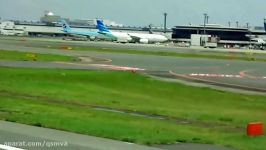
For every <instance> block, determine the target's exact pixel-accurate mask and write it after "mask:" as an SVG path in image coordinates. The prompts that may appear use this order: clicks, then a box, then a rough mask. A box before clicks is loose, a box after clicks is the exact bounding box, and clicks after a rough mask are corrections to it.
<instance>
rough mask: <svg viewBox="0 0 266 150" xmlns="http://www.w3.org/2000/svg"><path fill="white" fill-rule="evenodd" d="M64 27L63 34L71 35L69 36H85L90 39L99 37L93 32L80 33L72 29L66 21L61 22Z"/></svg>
mask: <svg viewBox="0 0 266 150" xmlns="http://www.w3.org/2000/svg"><path fill="white" fill-rule="evenodd" d="M61 23H62V27H63V30H62V31H63V32H65V33H67V34H69V35H74V36H85V37H87V38H88V39H91V40H93V39H95V38H97V37H98V36H99V33H98V32H93V31H80V30H78V29H72V28H71V27H70V26H69V25H68V24H67V22H66V21H65V20H61Z"/></svg>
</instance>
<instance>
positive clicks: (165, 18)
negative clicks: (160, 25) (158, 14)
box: [163, 13, 167, 33]
mask: <svg viewBox="0 0 266 150" xmlns="http://www.w3.org/2000/svg"><path fill="white" fill-rule="evenodd" d="M163 15H164V33H166V22H167V13H164V14H163Z"/></svg>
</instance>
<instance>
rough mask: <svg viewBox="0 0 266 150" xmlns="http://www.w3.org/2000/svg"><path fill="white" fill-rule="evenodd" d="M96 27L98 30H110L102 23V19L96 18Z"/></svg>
mask: <svg viewBox="0 0 266 150" xmlns="http://www.w3.org/2000/svg"><path fill="white" fill-rule="evenodd" d="M97 29H98V30H99V31H100V32H110V31H109V29H108V28H107V27H106V26H105V25H104V24H103V21H102V20H97Z"/></svg>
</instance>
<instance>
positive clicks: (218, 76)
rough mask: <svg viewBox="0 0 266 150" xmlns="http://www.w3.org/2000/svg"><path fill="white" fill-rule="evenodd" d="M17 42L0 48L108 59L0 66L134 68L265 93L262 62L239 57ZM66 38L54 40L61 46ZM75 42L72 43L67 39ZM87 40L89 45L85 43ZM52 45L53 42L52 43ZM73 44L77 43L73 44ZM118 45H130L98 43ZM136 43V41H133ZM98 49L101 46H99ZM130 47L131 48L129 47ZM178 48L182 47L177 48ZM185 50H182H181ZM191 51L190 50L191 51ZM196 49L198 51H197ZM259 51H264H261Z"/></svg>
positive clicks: (264, 74) (265, 76) (5, 63)
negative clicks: (122, 51)
mask: <svg viewBox="0 0 266 150" xmlns="http://www.w3.org/2000/svg"><path fill="white" fill-rule="evenodd" d="M17 42H18V41H16V42H14V43H15V44H12V43H13V41H0V48H1V49H5V50H18V51H24V52H36V53H45V54H47V53H49V54H59V55H68V56H76V57H79V56H83V57H84V56H85V57H96V58H103V59H106V60H110V61H104V62H87V63H84V62H83V63H63V62H54V63H40V62H6V61H1V62H0V65H1V66H9V67H34V68H38V67H42V68H63V69H107V70H127V71H128V70H137V71H142V72H144V73H147V74H150V75H153V76H159V77H163V78H171V79H179V80H185V81H188V82H197V83H203V84H208V85H215V86H222V87H226V88H237V89H242V90H248V91H256V92H264V93H265V92H266V69H265V64H266V63H265V62H254V61H239V60H215V59H198V58H197V59H196V58H178V57H169V56H152V55H135V54H118V53H102V52H90V51H74V50H58V49H46V48H34V47H30V46H31V45H36V44H44V45H45V44H46V45H49V44H50V43H49V41H48V42H44V41H41V43H40V42H39V41H38V40H35V41H34V40H33V41H30V42H29V41H27V44H26V46H25V43H24V41H20V42H21V43H23V44H18V43H17ZM65 42H66V41H61V42H58V43H57V45H58V46H59V45H62V43H65ZM70 43H75V42H70ZM87 43H89V44H87ZM87 43H85V44H87V45H90V46H92V47H97V46H99V45H101V43H100V42H87ZM53 44H55V43H53ZM75 44H77V43H75ZM106 45H107V47H110V46H112V45H115V47H117V46H120V48H125V46H127V47H131V46H130V45H124V44H112V43H106V42H104V43H103V44H102V45H101V46H106ZM135 45H136V44H135ZM136 46H137V47H140V48H139V50H140V49H145V48H147V47H149V49H150V48H151V47H152V48H153V47H154V46H149V45H144V46H143V45H136ZM101 48H102V47H101ZM133 48H134V47H133ZM159 49H160V51H165V50H166V51H168V50H169V51H174V50H175V51H180V49H174V48H171V49H169V48H168V49H164V48H162V47H161V46H159V47H158V48H157V50H159ZM181 51H182V49H181ZM183 51H186V52H187V53H190V51H187V50H186V49H185V50H183ZM191 51H194V50H191ZM199 51H200V50H199ZM261 53H264V52H263V51H262V52H261ZM262 57H264V56H263V55H262Z"/></svg>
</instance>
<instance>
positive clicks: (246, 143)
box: [0, 68, 266, 150]
mask: <svg viewBox="0 0 266 150" xmlns="http://www.w3.org/2000/svg"><path fill="white" fill-rule="evenodd" d="M0 97H1V98H0V99H1V100H0V119H2V120H8V121H14V122H20V123H25V124H30V125H35V126H43V127H48V128H55V129H60V130H66V131H72V132H77V133H82V134H88V135H94V136H99V137H107V138H112V139H117V140H122V141H128V142H134V143H141V144H173V143H176V142H183V143H186V142H192V143H211V144H216V145H224V146H228V147H234V148H237V149H241V150H263V149H264V148H265V144H266V137H264V136H263V137H258V138H249V137H247V136H246V134H245V127H246V125H247V123H248V122H251V121H262V122H264V123H266V117H265V116H266V101H265V100H266V97H265V96H250V95H242V94H233V93H228V92H221V91H217V90H212V89H208V88H196V87H190V86H185V85H181V84H178V83H168V82H163V81H157V80H154V79H152V78H150V77H146V76H142V75H139V74H135V73H126V72H100V71H70V70H48V69H43V70H41V69H11V68H0ZM97 107H104V108H107V109H113V110H119V111H125V112H138V113H141V114H145V115H155V116H156V115H162V116H164V117H166V118H167V119H165V120H159V119H156V118H150V117H145V116H138V115H130V114H127V113H118V112H117V111H113V112H110V111H104V110H101V109H100V110H99V109H95V108H97Z"/></svg>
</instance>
